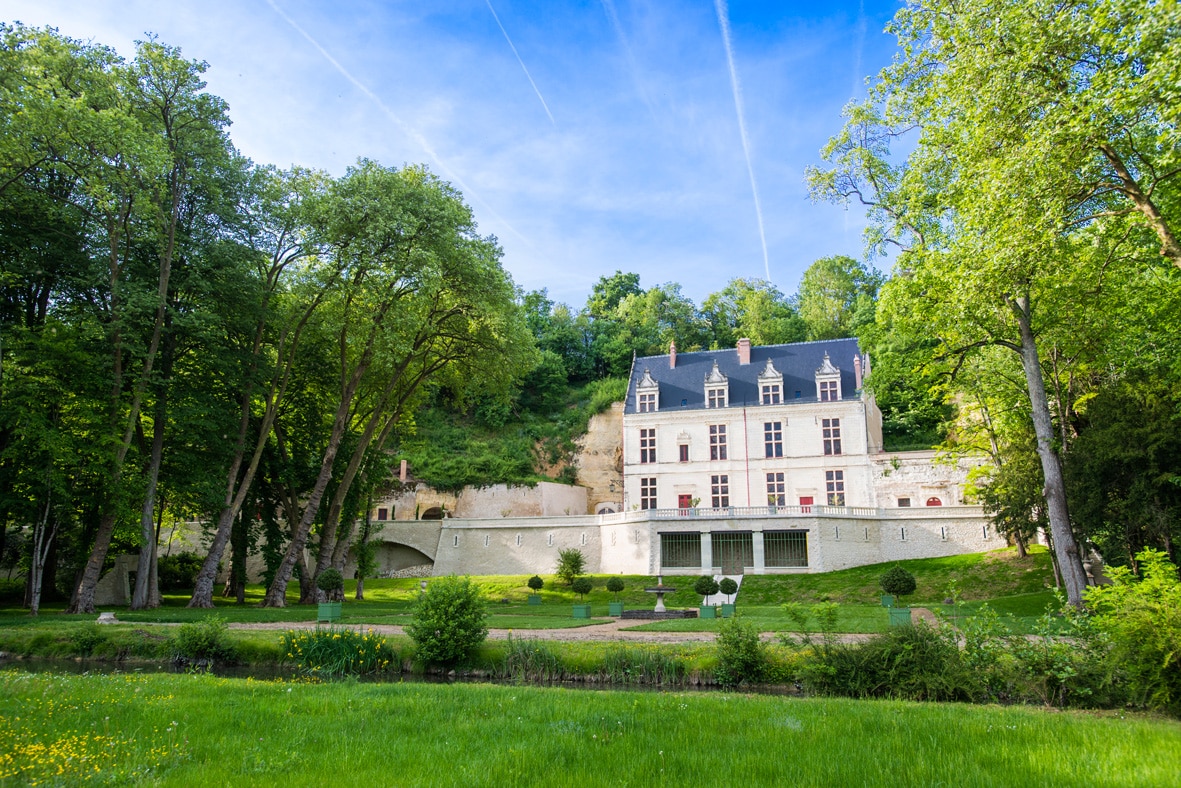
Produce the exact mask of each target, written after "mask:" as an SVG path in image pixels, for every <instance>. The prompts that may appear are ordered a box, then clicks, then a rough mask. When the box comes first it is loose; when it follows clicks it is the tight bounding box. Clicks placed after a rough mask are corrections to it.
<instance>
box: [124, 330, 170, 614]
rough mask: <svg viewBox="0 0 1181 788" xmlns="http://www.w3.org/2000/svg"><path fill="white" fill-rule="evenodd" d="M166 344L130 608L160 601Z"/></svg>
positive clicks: (135, 608)
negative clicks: (159, 513)
mask: <svg viewBox="0 0 1181 788" xmlns="http://www.w3.org/2000/svg"><path fill="white" fill-rule="evenodd" d="M165 345H166V347H165V349H164V356H165V358H164V359H162V361H163V363H161V364H160V372H161V375H162V376H163V377H164V378H165V380H164V381H163V382H161V383H160V386H159V391H158V394H157V397H156V407H155V408H153V411H154V412H153V413H152V422H153V423H152V450H151V456H150V460H149V462H148V489H147V491H146V492H145V493H144V503H143V506H142V507H141V508H140V513H139V530H140V536H141V537H142V538H143V547H141V548H140V550H139V562H138V563H137V564H136V570H135V591H134V593H132V595H131V609H132V610H144V609H147V608H152V607H159V605H160V602H159V597H160V590H159V588H156V589H155V592H156V593H155V594H153V593H152V590H153V588H152V586H153V580H154V579H155V577H156V572H155V571H154V568H155V563H156V489H157V486H158V484H159V481H160V465H161V464H162V463H163V460H164V428H165V421H166V419H167V418H168V383H167V378H168V376H169V373H170V371H171V366H172V364H171V363H170V359H169V356H170V355H171V352H170V351H171V348H170V347H168V345H171V342H166V343H165ZM153 597H155V598H156V600H157V601H156V603H155V604H152V598H153Z"/></svg>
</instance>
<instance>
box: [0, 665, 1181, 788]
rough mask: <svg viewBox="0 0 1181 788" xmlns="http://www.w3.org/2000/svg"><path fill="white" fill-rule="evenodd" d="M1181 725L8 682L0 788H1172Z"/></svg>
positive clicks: (232, 685) (476, 695)
mask: <svg viewBox="0 0 1181 788" xmlns="http://www.w3.org/2000/svg"><path fill="white" fill-rule="evenodd" d="M1178 773H1181V724H1178V723H1177V722H1174V721H1167V720H1161V719H1155V718H1150V717H1146V716H1130V715H1129V716H1128V717H1127V718H1126V719H1125V718H1123V717H1121V716H1120V715H1116V714H1078V713H1061V712H1056V713H1050V712H1045V711H1041V710H1037V709H1030V708H1018V707H1014V708H1001V707H995V706H986V707H973V706H960V705H951V704H912V703H903V702H868V701H861V702H858V701H848V700H835V699H798V698H785V697H770V696H744V695H723V694H693V693H636V692H591V691H584V690H564V689H539V688H531V687H514V686H488V685H429V684H359V683H355V682H340V683H331V684H317V683H306V682H294V683H293V682H278V681H252V680H243V679H224V678H217V677H212V676H205V675H192V676H186V675H163V674H160V675H126V674H124V675H106V676H98V675H89V676H62V675H48V674H25V673H18V672H11V671H5V672H0V785H3V786H8V785H24V784H36V783H50V784H64V785H69V784H75V783H80V782H83V781H93V782H96V783H99V784H103V783H107V784H120V785H122V784H129V783H140V784H159V785H185V786H187V785H198V784H201V785H223V784H236V785H244V784H250V785H270V784H280V783H282V784H289V785H330V784H341V783H346V784H363V783H370V784H377V785H382V784H392V783H397V784H399V785H435V786H449V785H463V786H473V785H488V786H501V785H542V784H544V785H548V786H566V785H570V786H577V785H643V786H650V785H665V784H667V785H695V784H702V783H703V782H704V783H706V784H722V783H729V784H743V783H748V784H755V785H775V784H790V783H803V784H807V785H817V784H827V785H957V786H972V785H1089V786H1116V785H1120V786H1123V785H1146V786H1155V785H1161V786H1164V785H1173V784H1175V780H1176V777H1177V774H1178Z"/></svg>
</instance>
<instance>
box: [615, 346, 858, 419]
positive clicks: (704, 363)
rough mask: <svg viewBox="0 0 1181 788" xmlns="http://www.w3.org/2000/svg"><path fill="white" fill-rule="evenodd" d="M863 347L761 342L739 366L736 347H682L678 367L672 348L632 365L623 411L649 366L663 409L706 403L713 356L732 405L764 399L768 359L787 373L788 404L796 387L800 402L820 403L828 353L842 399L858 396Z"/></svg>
mask: <svg viewBox="0 0 1181 788" xmlns="http://www.w3.org/2000/svg"><path fill="white" fill-rule="evenodd" d="M860 352H861V351H860V350H859V348H858V347H857V340H856V339H826V340H820V341H816V342H796V343H793V344H790V345H764V346H761V347H760V346H757V345H756V346H753V347H751V349H750V364H744V365H739V363H738V350H737V349H735V348H727V349H724V350H698V351H695V352H692V353H682V352H680V351H678V352H677V366H676V368H675V369H669V368H668V354H667V353H665V354H664V355H661V356H643V357H641V358H637V359H636V360H635V362H634V363H633V364H632V371H631V380H630V381H629V382H628V388H627V402H626V404H625V405H624V413H635V412H636V383H638V382H639V381H640V379H642V378H643V377H644V370H648V371H649V372H650V373H651V375H652V379H653V380H655V381H656V382H657V383H659V384H660V399H659V403H658V407H659V410H660V411H672V410H694V409H698V408H705V377H706V375H708V374H709V373H710V370H712V369H713V365H714V361H717V362H718V370H719V371H721V372H722V374H724V375H725V376H726V377H728V378H729V379H730V399H729V403H730V407H742V406H743V405H757V404H759V388H758V386H759V382H758V378H759V374H760V373H762V371H763V369H764V368H765V367H766V366H767V359H768V358H770V359H771V361H772V363H773V364H774V365H775V369H776V371H778V372H780V373H781V374H782V375H783V401H784V402H785V403H788V404H790V403H791V402H792V401H794V400H796V399H797V397H796V392H797V391H798V392H800V396H799V397H798V399H799V400H800V401H802V402H815V401H816V400H817V398H818V396H819V395H818V393H817V391H816V370H818V369H820V367H821V366H822V365H823V364H824V354H825V353H828V356H829V360H830V361H831V362H832V364H833V366H835V367H836V368H837V369H839V370H840V371H841V398H842V399H857V397H858V392H857V380H856V376H855V375H854V373H853V359H854V358H855V357H857V356H858V355H860Z"/></svg>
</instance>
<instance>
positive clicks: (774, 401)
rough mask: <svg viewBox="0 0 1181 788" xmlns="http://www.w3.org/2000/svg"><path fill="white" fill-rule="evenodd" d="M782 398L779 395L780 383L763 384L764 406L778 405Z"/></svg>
mask: <svg viewBox="0 0 1181 788" xmlns="http://www.w3.org/2000/svg"><path fill="white" fill-rule="evenodd" d="M781 400H782V397H781V396H780V393H779V384H778V383H764V384H763V404H764V405H778V404H779V403H780V401H781Z"/></svg>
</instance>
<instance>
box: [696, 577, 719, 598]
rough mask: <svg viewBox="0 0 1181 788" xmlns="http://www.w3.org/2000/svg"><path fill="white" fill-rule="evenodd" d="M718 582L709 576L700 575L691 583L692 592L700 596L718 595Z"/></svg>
mask: <svg viewBox="0 0 1181 788" xmlns="http://www.w3.org/2000/svg"><path fill="white" fill-rule="evenodd" d="M719 587H720V586H719V585H718V581H717V580H714V579H713V578H712V577H710V576H709V575H702V576H701V577H699V578H697V580H696V581H695V582H694V583H693V592H694V593H696V594H700V595H701V596H703V597H704V596H713V595H714V594H716V593H718V588H719Z"/></svg>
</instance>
